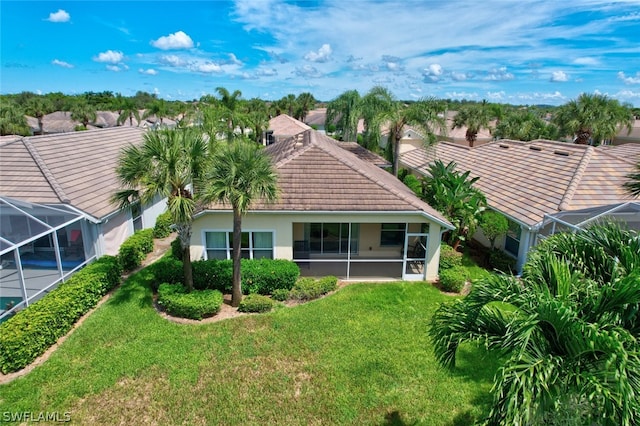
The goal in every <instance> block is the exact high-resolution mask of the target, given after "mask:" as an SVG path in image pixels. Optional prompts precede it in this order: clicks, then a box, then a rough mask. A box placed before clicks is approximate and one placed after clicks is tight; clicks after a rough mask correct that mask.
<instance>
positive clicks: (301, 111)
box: [295, 92, 316, 121]
mask: <svg viewBox="0 0 640 426" xmlns="http://www.w3.org/2000/svg"><path fill="white" fill-rule="evenodd" d="M315 105H316V98H314V97H313V95H312V94H311V93H309V92H303V93H300V94H299V95H298V97H297V98H296V111H295V118H296V119H298V120H300V121H304V120H305V118H307V114H308V113H309V111H310V110H311V109H313V108H314V107H315Z"/></svg>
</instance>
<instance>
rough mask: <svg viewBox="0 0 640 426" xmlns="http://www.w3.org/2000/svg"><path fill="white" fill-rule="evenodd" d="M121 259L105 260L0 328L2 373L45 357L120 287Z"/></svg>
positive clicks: (65, 283) (83, 271) (73, 278)
mask: <svg viewBox="0 0 640 426" xmlns="http://www.w3.org/2000/svg"><path fill="white" fill-rule="evenodd" d="M121 275H122V269H121V266H120V263H119V262H118V259H117V258H115V257H112V256H103V257H101V258H100V259H98V260H97V261H95V262H93V263H91V264H89V265H87V266H86V267H85V268H83V269H81V270H80V271H78V272H76V273H75V274H74V275H73V276H71V278H69V280H68V281H66V282H64V283H61V284H60V285H59V286H58V287H57V288H55V289H54V290H52V291H51V292H50V293H49V294H47V295H46V296H44V297H43V298H42V299H40V300H38V301H37V302H35V303H34V304H32V305H30V306H29V307H27V308H26V309H24V310H22V311H20V312H18V313H17V314H16V315H15V316H13V317H12V318H9V319H8V320H7V321H5V322H4V323H2V324H0V370H1V371H2V372H3V373H5V374H6V373H10V372H14V371H18V370H20V369H21V368H24V367H26V366H27V365H29V364H30V363H31V362H33V360H35V359H36V358H37V357H39V356H40V355H42V354H43V353H44V352H45V351H46V350H47V349H49V347H51V346H52V345H53V344H54V343H56V342H57V341H58V339H59V338H60V337H62V336H64V335H65V334H67V333H68V332H69V330H70V329H71V327H72V326H73V324H75V323H76V321H78V319H80V317H82V315H84V314H86V313H87V312H88V311H89V310H91V309H92V308H93V307H95V306H96V304H97V303H98V302H99V301H100V299H101V298H102V297H103V296H104V295H105V294H107V293H108V292H109V291H110V290H111V289H113V288H114V287H115V286H117V285H118V284H119V283H120V279H121Z"/></svg>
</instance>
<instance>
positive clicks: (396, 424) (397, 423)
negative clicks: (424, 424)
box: [381, 410, 418, 426]
mask: <svg viewBox="0 0 640 426" xmlns="http://www.w3.org/2000/svg"><path fill="white" fill-rule="evenodd" d="M417 424H418V422H417V421H416V422H412V423H408V422H406V421H404V420H403V419H402V414H400V412H399V411H397V410H396V411H392V412H390V413H387V414H386V415H385V416H384V421H383V422H382V423H381V426H414V425H417Z"/></svg>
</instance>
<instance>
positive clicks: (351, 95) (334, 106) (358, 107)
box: [325, 90, 362, 141]
mask: <svg viewBox="0 0 640 426" xmlns="http://www.w3.org/2000/svg"><path fill="white" fill-rule="evenodd" d="M361 114H362V99H361V97H360V94H359V93H358V91H357V90H347V91H346V92H344V93H342V94H341V95H340V96H338V97H337V98H335V99H334V100H332V101H331V102H329V104H328V105H327V116H326V121H325V126H327V127H328V125H329V124H332V123H333V122H334V121H336V120H337V123H336V129H337V130H338V131H340V133H341V134H342V140H344V141H356V140H357V135H358V120H359V119H360V115H361Z"/></svg>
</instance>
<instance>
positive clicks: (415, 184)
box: [402, 175, 422, 196]
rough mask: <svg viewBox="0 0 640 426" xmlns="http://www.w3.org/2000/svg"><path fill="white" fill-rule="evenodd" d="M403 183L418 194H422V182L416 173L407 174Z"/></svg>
mask: <svg viewBox="0 0 640 426" xmlns="http://www.w3.org/2000/svg"><path fill="white" fill-rule="evenodd" d="M402 183H404V184H405V185H406V186H407V187H409V189H411V190H412V191H413V192H414V194H416V195H417V196H421V195H422V182H420V179H418V178H417V177H415V176H414V175H406V176H405V177H404V179H402Z"/></svg>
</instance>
